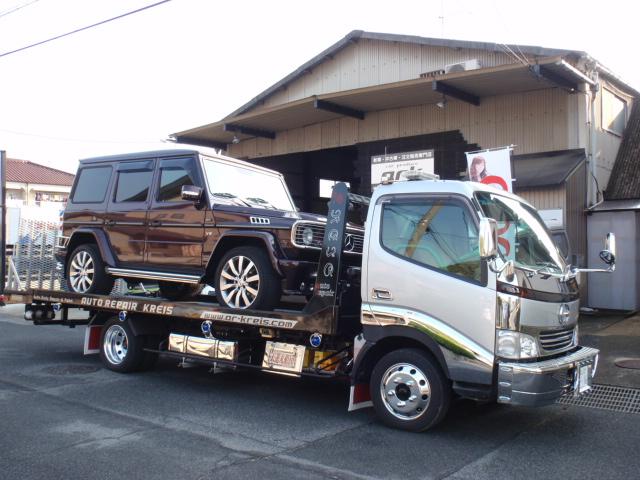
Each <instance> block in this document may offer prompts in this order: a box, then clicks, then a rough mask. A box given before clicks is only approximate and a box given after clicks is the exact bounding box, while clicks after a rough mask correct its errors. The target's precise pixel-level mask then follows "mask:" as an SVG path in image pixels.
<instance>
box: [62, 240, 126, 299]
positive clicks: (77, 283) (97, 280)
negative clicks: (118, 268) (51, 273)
mask: <svg viewBox="0 0 640 480" xmlns="http://www.w3.org/2000/svg"><path fill="white" fill-rule="evenodd" d="M65 279H66V281H67V287H68V288H69V290H70V291H72V292H75V293H95V294H98V295H101V294H107V293H110V292H111V290H112V289H113V283H114V278H113V277H112V276H111V275H108V274H107V273H106V272H105V264H104V262H103V261H102V257H101V256H100V251H99V250H98V247H97V245H95V244H91V243H88V244H85V245H80V246H79V247H77V248H76V249H75V250H74V251H73V252H72V253H71V256H70V257H69V260H68V262H67V268H66V271H65Z"/></svg>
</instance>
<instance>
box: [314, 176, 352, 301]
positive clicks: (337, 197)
mask: <svg viewBox="0 0 640 480" xmlns="http://www.w3.org/2000/svg"><path fill="white" fill-rule="evenodd" d="M328 205H329V212H328V215H327V225H326V227H325V230H324V242H323V243H322V252H321V253H320V263H319V264H318V276H317V277H316V283H315V286H314V289H313V298H312V299H311V301H310V302H309V304H308V305H307V307H306V309H305V310H307V311H317V310H320V309H322V308H324V307H331V306H334V305H335V303H336V296H337V289H338V280H339V278H340V261H341V258H342V249H343V243H344V231H345V228H346V224H347V209H348V207H349V189H348V188H347V185H346V184H344V183H342V182H340V183H337V184H336V185H335V186H334V187H333V193H332V195H331V200H330V201H329V204H328Z"/></svg>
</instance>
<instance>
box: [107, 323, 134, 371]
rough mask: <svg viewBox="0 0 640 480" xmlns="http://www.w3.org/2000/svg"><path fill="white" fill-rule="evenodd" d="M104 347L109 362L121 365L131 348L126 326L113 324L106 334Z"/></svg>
mask: <svg viewBox="0 0 640 480" xmlns="http://www.w3.org/2000/svg"><path fill="white" fill-rule="evenodd" d="M102 348H103V349H104V354H105V356H106V357H107V360H109V363H111V364H113V365H120V364H121V363H122V362H123V361H124V359H125V358H126V356H127V350H128V348H129V339H128V338H127V332H125V331H124V328H122V327H121V326H120V325H111V326H110V327H109V329H108V330H107V331H106V333H105V334H104V341H103V345H102Z"/></svg>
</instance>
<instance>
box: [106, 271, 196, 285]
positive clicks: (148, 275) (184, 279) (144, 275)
mask: <svg viewBox="0 0 640 480" xmlns="http://www.w3.org/2000/svg"><path fill="white" fill-rule="evenodd" d="M105 270H106V272H107V273H109V274H111V275H115V276H116V277H132V278H141V279H144V280H160V281H166V282H176V283H190V284H197V283H200V277H199V276H198V275H185V274H182V273H165V272H150V271H148V270H129V269H127V268H112V267H107V268H106V269H105Z"/></svg>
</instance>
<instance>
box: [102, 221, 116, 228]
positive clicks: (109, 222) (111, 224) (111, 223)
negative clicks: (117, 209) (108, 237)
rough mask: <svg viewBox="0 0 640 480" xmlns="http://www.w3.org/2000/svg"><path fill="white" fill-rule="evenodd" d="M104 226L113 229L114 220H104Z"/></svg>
mask: <svg viewBox="0 0 640 480" xmlns="http://www.w3.org/2000/svg"><path fill="white" fill-rule="evenodd" d="M104 224H105V225H107V226H109V227H113V226H114V225H115V224H116V221H115V220H105V221H104Z"/></svg>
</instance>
